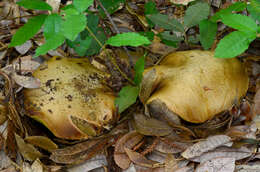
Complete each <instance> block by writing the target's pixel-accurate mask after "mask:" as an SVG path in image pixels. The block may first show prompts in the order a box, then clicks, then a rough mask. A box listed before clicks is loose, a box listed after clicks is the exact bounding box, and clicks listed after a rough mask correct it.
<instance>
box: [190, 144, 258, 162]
mask: <svg viewBox="0 0 260 172" xmlns="http://www.w3.org/2000/svg"><path fill="white" fill-rule="evenodd" d="M252 153H253V151H252V150H250V149H248V148H247V147H241V148H229V147H219V148H216V149H215V150H212V151H209V152H206V153H204V154H202V155H201V156H198V157H195V158H191V159H190V160H191V161H194V162H200V163H203V162H206V161H208V160H211V159H213V158H219V157H228V158H235V159H236V160H240V159H244V158H247V157H249V156H251V155H252Z"/></svg>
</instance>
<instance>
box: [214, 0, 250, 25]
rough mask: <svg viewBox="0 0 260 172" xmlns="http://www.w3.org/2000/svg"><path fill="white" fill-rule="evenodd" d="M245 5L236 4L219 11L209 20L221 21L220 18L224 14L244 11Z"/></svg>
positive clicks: (243, 3)
mask: <svg viewBox="0 0 260 172" xmlns="http://www.w3.org/2000/svg"><path fill="white" fill-rule="evenodd" d="M246 6H247V5H246V3H245V2H236V3H234V4H232V5H230V6H229V7H227V8H225V9H222V10H220V11H219V12H217V13H215V15H214V16H212V17H211V18H210V20H211V21H212V22H217V21H218V20H219V19H221V16H223V15H225V14H231V13H232V12H233V11H235V12H240V11H243V10H244V9H246Z"/></svg>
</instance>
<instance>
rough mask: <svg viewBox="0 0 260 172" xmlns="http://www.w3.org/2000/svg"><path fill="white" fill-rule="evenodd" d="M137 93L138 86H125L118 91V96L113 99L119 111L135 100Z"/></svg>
mask: <svg viewBox="0 0 260 172" xmlns="http://www.w3.org/2000/svg"><path fill="white" fill-rule="evenodd" d="M138 94H139V87H133V86H125V87H123V88H122V89H121V90H120V92H119V97H117V98H116V100H115V105H116V107H118V111H119V113H122V112H123V111H124V110H126V109H127V108H128V107H130V106H131V105H132V104H134V103H135V102H136V99H137V97H138Z"/></svg>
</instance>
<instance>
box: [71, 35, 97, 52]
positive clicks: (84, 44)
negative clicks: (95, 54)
mask: <svg viewBox="0 0 260 172" xmlns="http://www.w3.org/2000/svg"><path fill="white" fill-rule="evenodd" d="M91 41H92V39H91V37H86V38H85V39H82V38H81V36H80V35H79V36H78V37H77V38H76V39H75V40H74V41H70V40H67V43H68V45H69V46H70V47H71V48H73V49H74V50H75V51H76V53H77V54H78V55H80V56H84V55H85V54H86V52H87V50H88V49H89V48H90V45H91Z"/></svg>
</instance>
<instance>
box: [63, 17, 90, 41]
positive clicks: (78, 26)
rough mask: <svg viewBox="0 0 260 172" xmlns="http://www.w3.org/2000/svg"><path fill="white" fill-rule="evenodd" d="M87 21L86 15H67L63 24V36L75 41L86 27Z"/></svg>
mask: <svg viewBox="0 0 260 172" xmlns="http://www.w3.org/2000/svg"><path fill="white" fill-rule="evenodd" d="M86 24H87V19H86V16H85V15H84V14H78V15H67V16H66V17H65V21H63V22H62V28H63V34H64V36H65V37H66V38H68V39H69V40H71V41H73V40H75V39H76V38H77V36H78V34H79V33H80V32H81V31H83V30H84V29H85V27H86Z"/></svg>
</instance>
